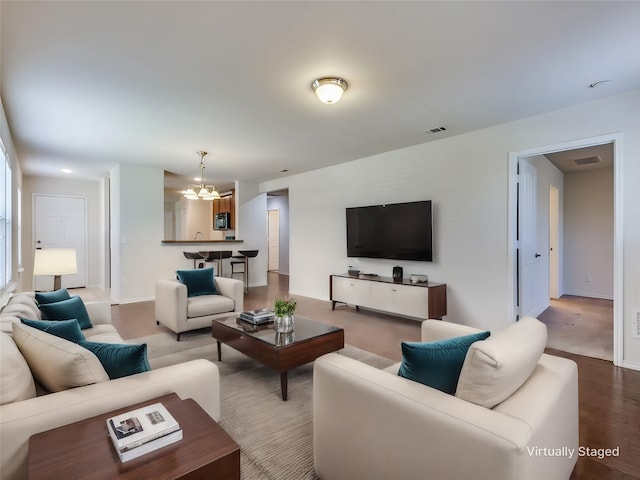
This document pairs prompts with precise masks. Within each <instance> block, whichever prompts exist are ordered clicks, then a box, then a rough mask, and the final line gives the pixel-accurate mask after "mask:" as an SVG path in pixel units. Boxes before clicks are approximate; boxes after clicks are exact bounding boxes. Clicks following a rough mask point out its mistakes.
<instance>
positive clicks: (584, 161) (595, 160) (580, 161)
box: [573, 155, 602, 167]
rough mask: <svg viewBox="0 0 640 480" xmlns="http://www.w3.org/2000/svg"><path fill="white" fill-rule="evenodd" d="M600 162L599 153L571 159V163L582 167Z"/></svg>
mask: <svg viewBox="0 0 640 480" xmlns="http://www.w3.org/2000/svg"><path fill="white" fill-rule="evenodd" d="M600 162H602V160H601V159H600V155H595V156H593V157H584V158H576V159H574V160H573V163H575V164H576V165H577V166H579V167H583V166H585V165H594V164H596V163H600Z"/></svg>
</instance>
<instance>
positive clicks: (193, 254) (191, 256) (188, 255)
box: [182, 252, 204, 269]
mask: <svg viewBox="0 0 640 480" xmlns="http://www.w3.org/2000/svg"><path fill="white" fill-rule="evenodd" d="M182 253H183V254H184V256H185V258H188V259H189V260H193V268H194V269H195V268H196V260H203V259H204V257H203V256H202V255H200V253H198V252H182Z"/></svg>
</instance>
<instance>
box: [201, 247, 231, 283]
mask: <svg viewBox="0 0 640 480" xmlns="http://www.w3.org/2000/svg"><path fill="white" fill-rule="evenodd" d="M199 253H200V255H202V258H204V261H205V262H216V265H217V266H218V276H219V277H224V275H223V273H224V272H223V264H224V262H223V260H224V259H225V258H230V257H231V254H232V253H233V252H232V251H231V250H217V251H210V252H199ZM232 270H233V268H232ZM232 276H233V274H232Z"/></svg>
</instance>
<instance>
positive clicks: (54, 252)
mask: <svg viewBox="0 0 640 480" xmlns="http://www.w3.org/2000/svg"><path fill="white" fill-rule="evenodd" d="M75 273H78V264H77V262H76V249H75V248H39V249H37V250H36V255H35V258H34V260H33V274H34V275H53V289H54V290H59V289H60V286H61V282H62V279H61V278H60V277H61V275H73V274H75Z"/></svg>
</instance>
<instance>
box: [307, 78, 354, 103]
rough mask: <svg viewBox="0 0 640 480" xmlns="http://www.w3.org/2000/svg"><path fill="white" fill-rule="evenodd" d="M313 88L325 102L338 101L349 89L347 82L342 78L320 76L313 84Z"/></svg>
mask: <svg viewBox="0 0 640 480" xmlns="http://www.w3.org/2000/svg"><path fill="white" fill-rule="evenodd" d="M311 88H313V91H314V92H316V95H317V96H318V98H319V99H320V101H321V102H323V103H328V104H331V103H336V102H338V100H340V98H342V94H343V93H344V91H345V90H346V89H347V82H346V81H345V80H343V79H342V78H329V77H327V78H318V79H317V80H314V82H313V83H312V84H311Z"/></svg>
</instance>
